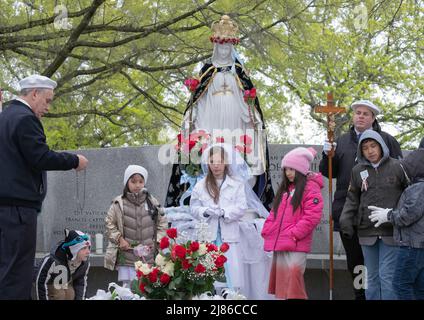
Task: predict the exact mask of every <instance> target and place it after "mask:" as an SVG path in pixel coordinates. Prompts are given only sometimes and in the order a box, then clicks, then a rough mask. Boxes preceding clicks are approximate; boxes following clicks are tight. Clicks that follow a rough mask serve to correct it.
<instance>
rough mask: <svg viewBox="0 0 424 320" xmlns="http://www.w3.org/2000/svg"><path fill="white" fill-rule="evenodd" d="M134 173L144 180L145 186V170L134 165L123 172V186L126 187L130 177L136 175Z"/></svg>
mask: <svg viewBox="0 0 424 320" xmlns="http://www.w3.org/2000/svg"><path fill="white" fill-rule="evenodd" d="M136 173H138V174H140V175H141V176H142V177H143V178H144V183H145V184H146V183H147V177H148V173H147V170H146V169H145V168H143V167H142V166H137V165H135V164H131V165H129V166H128V168H127V169H126V170H125V174H124V186H126V185H127V182H128V180H129V179H130V178H131V176H132V175H133V174H136Z"/></svg>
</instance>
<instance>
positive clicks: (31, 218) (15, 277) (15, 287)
mask: <svg viewBox="0 0 424 320" xmlns="http://www.w3.org/2000/svg"><path fill="white" fill-rule="evenodd" d="M36 239H37V210H36V209H33V208H26V207H9V206H0V300H27V299H31V286H32V278H33V270H34V259H35V248H36Z"/></svg>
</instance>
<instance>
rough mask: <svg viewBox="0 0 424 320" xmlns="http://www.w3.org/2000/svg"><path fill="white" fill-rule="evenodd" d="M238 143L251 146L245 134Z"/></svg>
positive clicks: (249, 139) (250, 140) (250, 141)
mask: <svg viewBox="0 0 424 320" xmlns="http://www.w3.org/2000/svg"><path fill="white" fill-rule="evenodd" d="M240 142H242V143H244V144H246V145H251V144H252V138H251V137H249V136H248V135H247V134H244V135H242V136H240Z"/></svg>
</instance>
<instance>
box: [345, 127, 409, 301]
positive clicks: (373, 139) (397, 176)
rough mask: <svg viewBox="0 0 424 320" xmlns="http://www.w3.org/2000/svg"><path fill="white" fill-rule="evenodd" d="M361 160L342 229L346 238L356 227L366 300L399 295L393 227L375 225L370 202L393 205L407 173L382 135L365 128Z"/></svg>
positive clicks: (355, 171)
mask: <svg viewBox="0 0 424 320" xmlns="http://www.w3.org/2000/svg"><path fill="white" fill-rule="evenodd" d="M357 155H358V164H357V165H356V166H355V167H353V169H352V175H351V180H350V185H349V190H348V194H347V199H346V203H345V205H344V207H343V211H342V214H341V216H340V227H341V232H342V233H343V235H344V236H345V237H346V238H349V237H352V236H353V235H354V234H355V232H356V230H357V233H358V237H359V243H360V245H361V248H362V252H363V254H364V262H365V267H366V271H367V281H366V283H367V288H365V296H366V299H367V300H380V299H383V300H386V299H389V300H391V299H396V294H395V293H394V291H393V289H392V279H393V270H394V265H395V262H396V249H397V247H396V246H395V243H394V241H393V227H392V225H391V224H383V225H381V226H379V227H378V228H375V227H374V225H373V223H372V222H371V220H370V218H369V215H370V210H369V209H368V206H369V205H378V206H381V207H383V206H384V207H393V206H394V205H396V203H397V201H398V199H399V197H400V195H401V194H402V191H403V190H404V188H405V187H406V186H407V177H406V176H405V173H404V171H403V169H402V167H401V166H400V162H399V160H397V159H393V158H390V157H389V151H388V148H387V146H386V144H385V143H384V140H383V139H382V137H381V136H380V135H379V134H378V133H377V132H375V131H373V130H366V131H364V133H363V134H362V136H361V138H360V140H359V144H358V152H357Z"/></svg>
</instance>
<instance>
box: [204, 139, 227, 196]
mask: <svg viewBox="0 0 424 320" xmlns="http://www.w3.org/2000/svg"><path fill="white" fill-rule="evenodd" d="M217 153H220V155H221V160H222V161H224V163H225V169H224V177H225V176H226V175H228V173H229V170H228V164H227V154H226V153H225V150H224V148H222V147H219V146H215V147H212V148H210V149H209V155H208V160H209V161H210V158H211V157H212V155H214V154H217ZM208 168H209V164H208ZM206 190H207V191H208V193H209V195H210V196H211V197H212V198H213V201H214V202H215V203H218V201H219V188H218V184H217V183H216V179H215V177H214V175H213V173H212V172H211V170H210V168H209V169H208V174H207V175H206Z"/></svg>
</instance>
